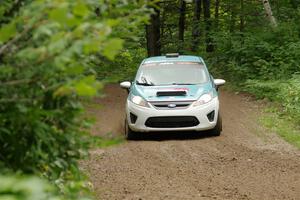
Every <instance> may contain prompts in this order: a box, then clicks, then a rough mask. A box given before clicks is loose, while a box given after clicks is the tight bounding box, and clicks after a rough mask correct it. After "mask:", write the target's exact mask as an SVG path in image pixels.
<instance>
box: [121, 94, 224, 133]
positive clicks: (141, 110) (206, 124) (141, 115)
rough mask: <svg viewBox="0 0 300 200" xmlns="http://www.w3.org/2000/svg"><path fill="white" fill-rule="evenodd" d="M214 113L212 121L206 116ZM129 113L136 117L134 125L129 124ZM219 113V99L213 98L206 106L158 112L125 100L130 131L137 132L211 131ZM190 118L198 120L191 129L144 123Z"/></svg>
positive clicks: (151, 107) (152, 108) (191, 106)
mask: <svg viewBox="0 0 300 200" xmlns="http://www.w3.org/2000/svg"><path fill="white" fill-rule="evenodd" d="M212 111H214V112H215V114H214V118H213V120H211V121H210V120H209V119H208V116H207V115H208V114H209V113H211V112H212ZM130 113H132V114H134V115H135V116H137V118H136V121H135V122H134V123H132V122H131V118H130ZM218 113H219V99H218V97H215V98H214V99H213V100H212V101H210V102H209V103H207V104H204V105H201V106H197V107H193V105H190V106H189V107H188V108H186V109H168V110H159V109H156V108H154V107H153V106H152V105H150V108H146V107H141V106H138V105H136V104H134V103H132V102H131V101H129V100H127V105H126V116H127V120H128V125H129V127H130V129H132V130H133V131H137V132H151V131H202V130H210V129H213V128H214V127H215V126H216V124H217V119H218ZM180 116H182V117H183V116H192V117H195V118H197V119H198V121H199V124H198V125H196V126H191V127H176V128H170V127H168V128H154V127H149V126H146V125H145V123H146V121H147V119H149V118H150V117H180Z"/></svg>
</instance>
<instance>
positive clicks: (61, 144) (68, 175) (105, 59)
mask: <svg viewBox="0 0 300 200" xmlns="http://www.w3.org/2000/svg"><path fill="white" fill-rule="evenodd" d="M16 2H18V1H6V2H5V4H2V3H1V5H0V170H1V172H2V173H14V172H18V173H25V174H36V175H39V176H40V177H44V178H47V179H48V180H50V181H51V182H52V183H54V184H55V185H56V186H57V187H58V189H59V192H60V193H62V194H64V198H66V199H78V198H80V197H81V196H82V195H84V192H83V191H84V190H85V183H84V182H83V180H84V177H83V175H82V174H81V172H80V171H79V169H78V160H79V159H82V158H84V157H85V156H86V155H87V150H88V149H89V147H90V145H91V143H92V141H91V140H92V138H91V136H90V135H89V133H88V127H89V126H90V123H89V120H87V119H86V118H85V117H84V115H82V114H83V111H84V110H83V106H82V104H81V102H82V100H84V99H87V98H90V97H93V96H95V95H97V94H99V93H101V88H102V84H101V83H100V82H99V80H97V79H98V76H102V71H101V69H100V70H99V69H98V68H99V67H102V66H98V65H94V64H93V63H94V62H97V63H105V64H107V63H112V60H113V59H114V58H115V57H116V56H117V55H118V53H119V52H120V50H121V49H122V48H123V46H124V44H125V43H124V39H123V38H121V36H122V35H120V31H124V30H125V28H130V29H129V30H127V31H126V32H127V33H128V35H127V36H128V37H130V40H134V39H136V38H134V37H131V36H132V35H133V30H134V29H136V27H135V26H136V25H137V24H141V23H142V22H144V21H145V20H147V18H148V16H147V15H146V11H147V8H146V6H145V2H144V1H138V2H136V3H128V2H127V1H121V0H113V1H109V2H107V1H105V0H100V1H94V0H90V1H84V0H76V1H73V0H63V1H61V0H39V1H22V2H23V3H24V4H23V3H22V4H20V5H17V4H15V3H16ZM16 6H18V8H16ZM11 10H12V11H14V12H10V11H11ZM7 13H8V14H9V13H11V15H9V16H7V15H8V14H7ZM4 15H5V16H4ZM126 23H127V24H126ZM124 32H125V31H124ZM122 34H123V33H122ZM122 54H123V53H122ZM132 62H134V61H132ZM105 64H103V65H105ZM112 66H114V65H111V66H109V68H107V71H112ZM97 71H98V72H100V75H98V74H97ZM99 143H100V142H99ZM112 143H116V142H115V141H114V142H112ZM103 144H104V145H105V146H106V145H108V144H109V142H107V141H105V142H103ZM18 180H19V181H20V184H21V186H20V187H23V185H24V188H25V189H23V188H20V193H22V195H23V192H22V191H23V190H26V187H27V185H28V184H30V183H34V184H36V183H39V180H36V179H28V180H27V179H23V178H20V179H19V178H18V177H16V178H13V177H12V178H8V179H5V181H3V184H7V183H9V182H10V183H14V182H17V181H18ZM32 181H33V182H32ZM0 182H1V183H2V181H0ZM22 184H23V185H22ZM40 184H41V186H40V188H37V189H38V190H37V192H41V191H42V190H44V189H43V188H44V187H48V186H47V184H43V183H42V182H41V183H40ZM35 186H36V185H33V188H30V187H29V186H28V187H29V189H28V190H29V191H32V192H33V193H34V192H35V191H34V190H35ZM7 187H10V188H8V190H11V189H14V188H13V185H10V186H7ZM21 190H22V191H21ZM16 192H17V193H19V192H18V191H16ZM0 193H1V192H0ZM41 193H42V192H41ZM16 195H18V194H16ZM24 195H25V196H22V197H20V198H19V197H17V196H16V197H15V196H12V197H11V199H18V198H19V199H43V198H44V197H42V196H41V197H40V198H39V197H34V198H33V197H32V198H31V196H26V195H30V192H29V193H28V194H27V193H26V194H24ZM5 198H6V197H5ZM7 198H10V197H7ZM0 199H1V197H0ZM49 199H51V198H49ZM53 199H57V198H54V197H53ZM58 199H59V198H58Z"/></svg>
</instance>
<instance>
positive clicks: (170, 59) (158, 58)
mask: <svg viewBox="0 0 300 200" xmlns="http://www.w3.org/2000/svg"><path fill="white" fill-rule="evenodd" d="M176 61H178V62H201V63H203V59H202V58H201V57H199V56H186V55H180V56H176V57H167V56H155V57H149V58H146V59H145V60H144V61H143V62H142V64H146V63H155V62H176Z"/></svg>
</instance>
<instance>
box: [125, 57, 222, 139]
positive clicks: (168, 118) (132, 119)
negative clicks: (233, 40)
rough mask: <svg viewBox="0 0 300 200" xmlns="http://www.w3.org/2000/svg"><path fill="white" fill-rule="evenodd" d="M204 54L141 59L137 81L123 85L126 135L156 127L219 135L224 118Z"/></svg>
mask: <svg viewBox="0 0 300 200" xmlns="http://www.w3.org/2000/svg"><path fill="white" fill-rule="evenodd" d="M224 84H225V80H223V79H213V77H212V75H211V74H210V73H209V72H208V69H207V67H206V64H205V62H204V60H203V59H202V58H201V57H198V56H185V55H179V54H167V55H166V56H157V57H150V58H147V59H145V60H143V61H142V63H141V65H140V67H139V69H138V71H137V74H136V77H135V79H134V81H132V82H129V81H124V82H122V83H120V86H121V87H122V88H124V89H127V90H128V92H129V94H128V98H127V102H126V119H125V136H126V138H127V139H131V138H134V137H135V136H136V134H141V133H142V132H153V131H204V130H211V131H210V132H211V134H212V135H215V136H219V135H220V133H221V131H222V119H221V115H220V112H219V110H220V109H219V98H218V88H219V87H220V86H221V85H224Z"/></svg>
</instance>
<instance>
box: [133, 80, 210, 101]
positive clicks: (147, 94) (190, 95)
mask: <svg viewBox="0 0 300 200" xmlns="http://www.w3.org/2000/svg"><path fill="white" fill-rule="evenodd" d="M211 90H212V85H211V83H205V84H199V85H164V86H142V85H136V84H134V87H133V90H132V92H133V94H134V95H139V96H142V97H143V98H144V99H146V100H147V101H195V100H197V99H199V98H200V97H201V96H202V95H203V94H205V93H208V92H210V91H211ZM178 91H185V92H186V95H183V96H178V95H169V96H158V95H157V92H178Z"/></svg>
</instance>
